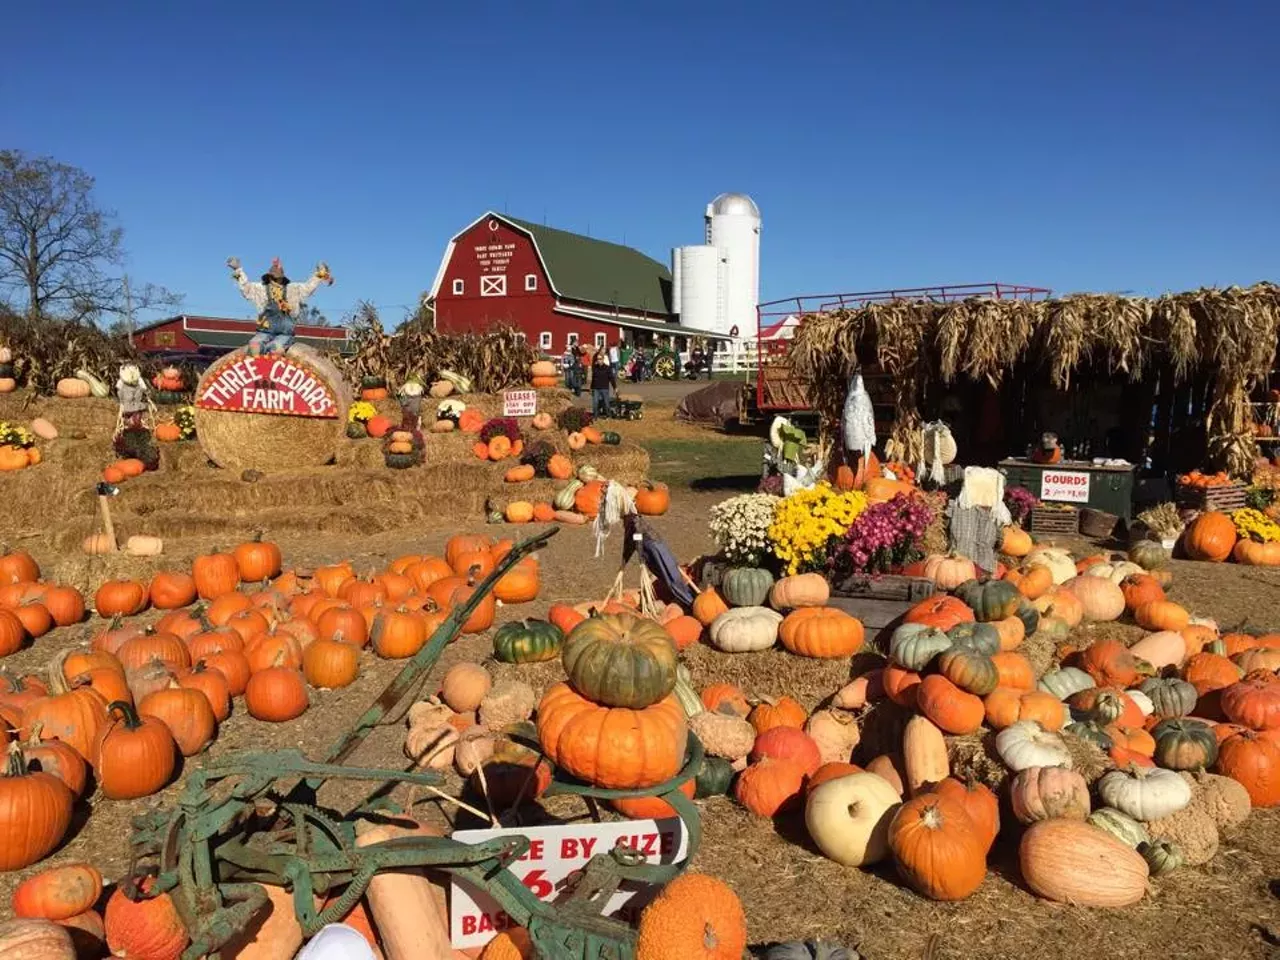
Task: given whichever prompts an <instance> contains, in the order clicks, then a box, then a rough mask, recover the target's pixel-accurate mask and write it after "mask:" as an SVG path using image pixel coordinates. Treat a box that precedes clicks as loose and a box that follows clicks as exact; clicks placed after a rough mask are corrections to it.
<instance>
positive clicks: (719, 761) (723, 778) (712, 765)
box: [693, 757, 733, 800]
mask: <svg viewBox="0 0 1280 960" xmlns="http://www.w3.org/2000/svg"><path fill="white" fill-rule="evenodd" d="M732 783H733V764H731V763H730V762H729V761H728V760H725V759H724V758H723V757H703V758H702V766H701V768H699V770H698V776H697V777H696V778H695V779H694V781H693V795H694V796H695V797H696V798H698V799H699V800H701V799H702V798H704V797H723V796H724V795H725V794H727V793H728V792H729V787H730V785H731V784H732Z"/></svg>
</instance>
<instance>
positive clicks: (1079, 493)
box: [1040, 470, 1090, 503]
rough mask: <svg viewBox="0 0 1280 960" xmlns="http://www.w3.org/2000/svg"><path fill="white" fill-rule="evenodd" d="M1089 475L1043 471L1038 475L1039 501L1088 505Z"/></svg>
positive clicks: (1077, 472) (1061, 471)
mask: <svg viewBox="0 0 1280 960" xmlns="http://www.w3.org/2000/svg"><path fill="white" fill-rule="evenodd" d="M1089 479H1090V474H1088V473H1087V472H1084V471H1080V470H1045V471H1044V472H1042V473H1041V474H1040V499H1041V500H1054V501H1057V502H1059V503H1088V502H1089Z"/></svg>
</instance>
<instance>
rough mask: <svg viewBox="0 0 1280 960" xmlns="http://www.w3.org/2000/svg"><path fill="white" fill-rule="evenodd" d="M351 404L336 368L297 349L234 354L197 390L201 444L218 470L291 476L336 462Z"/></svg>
mask: <svg viewBox="0 0 1280 960" xmlns="http://www.w3.org/2000/svg"><path fill="white" fill-rule="evenodd" d="M350 402H351V398H350V396H349V394H348V392H347V388H346V384H345V383H344V381H343V379H342V375H341V374H340V373H339V372H338V370H337V368H336V367H334V366H333V364H331V363H330V362H329V361H328V360H326V359H325V358H324V357H322V356H321V355H320V354H318V353H317V352H316V351H314V350H312V349H310V348H309V347H306V346H304V345H302V344H296V343H295V344H294V345H293V346H292V347H290V348H289V351H288V353H286V354H268V355H265V356H260V357H251V356H249V355H248V354H247V353H245V351H244V350H236V351H233V352H232V353H229V354H227V355H226V356H225V357H223V358H222V359H221V360H219V361H218V362H217V363H215V364H213V365H212V366H211V367H209V369H208V370H206V371H205V374H204V376H202V377H201V378H200V383H199V384H198V385H197V386H196V402H195V417H196V437H197V438H198V439H199V441H200V446H201V447H202V448H203V449H204V452H205V454H206V455H207V456H208V457H209V459H210V460H212V461H213V462H214V463H215V464H217V465H218V466H220V467H226V468H229V469H234V470H260V471H262V472H264V473H266V472H270V471H272V470H276V471H279V470H288V469H292V468H294V467H316V466H323V465H324V464H326V463H329V462H330V461H331V460H333V458H334V456H335V455H336V454H337V452H338V445H339V444H340V443H341V441H342V437H343V430H344V428H345V426H346V419H347V406H348V404H349V403H350Z"/></svg>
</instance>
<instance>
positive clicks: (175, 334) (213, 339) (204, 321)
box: [133, 314, 350, 358]
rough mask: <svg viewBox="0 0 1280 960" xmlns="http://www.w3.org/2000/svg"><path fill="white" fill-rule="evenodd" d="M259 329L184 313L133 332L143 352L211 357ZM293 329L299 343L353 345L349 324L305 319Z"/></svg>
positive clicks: (239, 344) (243, 322) (343, 349)
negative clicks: (326, 324) (314, 323)
mask: <svg viewBox="0 0 1280 960" xmlns="http://www.w3.org/2000/svg"><path fill="white" fill-rule="evenodd" d="M257 332H258V325H257V322H256V321H254V320H231V319H228V318H225V317H192V316H187V315H186V314H181V315H179V316H176V317H169V318H168V319H166V320H157V321H156V322H155V323H152V324H149V325H148V326H145V327H140V328H139V329H137V330H135V331H134V332H133V342H134V345H135V346H137V348H138V350H139V351H141V352H142V353H151V354H184V355H191V354H196V355H200V356H205V357H210V358H212V357H216V356H221V355H222V354H224V353H229V352H230V351H232V350H235V349H236V348H237V347H243V346H244V345H245V344H247V343H248V342H249V338H250V337H252V336H253V335H254V334H255V333H257ZM294 332H295V334H296V339H297V340H298V342H299V343H305V344H307V345H308V346H311V347H315V348H316V349H317V350H324V351H334V350H336V351H338V352H339V353H346V352H347V350H348V349H349V348H350V340H349V339H348V337H347V328H346V327H317V326H312V325H311V324H306V323H302V324H298V325H297V327H296V328H295V330H294Z"/></svg>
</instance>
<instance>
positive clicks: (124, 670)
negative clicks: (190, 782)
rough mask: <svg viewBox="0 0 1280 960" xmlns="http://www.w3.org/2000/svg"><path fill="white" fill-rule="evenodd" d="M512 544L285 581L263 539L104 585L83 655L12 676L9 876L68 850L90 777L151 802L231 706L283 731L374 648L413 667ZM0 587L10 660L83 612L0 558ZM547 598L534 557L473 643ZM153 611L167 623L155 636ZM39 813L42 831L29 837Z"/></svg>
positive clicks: (8, 682)
mask: <svg viewBox="0 0 1280 960" xmlns="http://www.w3.org/2000/svg"><path fill="white" fill-rule="evenodd" d="M510 546H511V544H510V541H507V542H503V543H494V542H493V541H490V540H488V539H487V538H472V537H461V536H460V537H455V538H453V539H451V540H450V541H449V543H448V546H447V548H446V556H445V557H432V556H416V555H414V556H405V557H400V558H398V559H396V560H395V561H394V562H393V563H391V564H390V565H389V566H388V567H387V569H385V570H383V571H381V572H377V573H371V574H369V575H368V576H363V577H358V576H356V574H355V572H354V570H353V569H352V567H351V565H350V564H349V563H339V564H333V565H330V566H324V567H320V568H318V569H316V570H315V571H314V573H309V574H304V573H301V572H294V571H285V572H283V573H282V572H281V557H280V551H279V548H278V547H276V546H275V545H274V544H272V543H269V542H264V541H262V540H260V539H259V540H254V541H250V542H246V543H243V544H240V545H239V546H237V547H236V548H235V549H234V550H233V551H231V552H230V553H215V554H208V555H204V556H201V557H197V558H196V560H195V561H194V563H193V564H192V567H191V570H190V572H185V571H182V572H179V571H161V572H159V573H157V574H155V576H154V577H153V578H152V580H151V581H150V583H149V584H148V583H143V582H141V581H137V580H113V581H108V582H106V583H104V584H102V585H101V586H100V587H99V589H98V590H97V593H96V595H95V597H94V603H93V606H94V611H95V613H96V615H97V616H98V617H99V618H101V619H103V620H105V621H107V622H106V623H105V625H104V626H103V627H102V628H101V629H99V630H98V631H97V632H96V634H95V635H94V636H93V638H92V640H91V642H90V643H89V645H88V646H87V647H85V648H81V649H75V650H71V651H68V652H66V653H64V654H62V655H61V656H59V657H57V658H56V659H55V660H54V661H53V663H52V664H51V665H50V667H49V670H48V672H47V675H46V676H36V675H30V676H17V675H11V674H7V673H4V674H0V717H3V719H4V721H5V724H4V727H3V728H0V737H2V738H3V743H2V744H0V745H3V744H8V742H9V739H10V737H9V733H8V730H9V729H12V730H14V731H16V732H17V734H18V740H17V742H16V743H15V744H14V745H12V746H11V747H10V750H11V754H10V774H9V776H8V777H6V778H0V791H2V790H8V791H9V792H10V793H11V794H12V795H13V797H12V799H13V802H12V803H8V804H5V803H0V815H2V817H3V822H0V832H4V833H6V834H11V833H12V834H15V835H16V834H23V835H24V836H25V837H26V839H25V840H24V842H23V843H22V844H19V845H15V846H14V847H12V848H10V852H9V855H8V856H7V857H6V856H4V855H0V869H5V870H10V869H17V868H20V867H24V866H28V865H30V864H31V863H34V862H36V861H38V860H40V859H42V858H43V857H45V856H46V855H47V854H48V853H49V852H50V851H51V850H53V849H54V848H55V847H56V846H57V845H58V843H59V842H61V840H62V838H63V836H64V835H65V833H66V830H67V828H68V826H69V824H70V821H71V815H72V806H73V802H74V800H75V799H76V798H77V797H80V796H83V795H84V792H85V790H86V787H87V784H88V780H89V773H90V771H92V772H93V774H94V777H95V778H96V781H97V784H98V787H99V789H100V790H101V792H102V794H103V796H105V797H107V798H109V799H133V798H137V797H143V796H148V795H150V794H152V793H155V792H156V791H158V790H160V789H161V788H163V787H164V786H165V785H166V784H168V783H169V782H170V781H171V779H172V778H173V775H174V771H175V769H176V767H177V755H178V754H179V753H180V754H182V755H183V756H193V755H195V754H198V753H200V752H202V751H203V750H205V749H206V748H207V747H208V746H209V744H210V743H212V741H213V740H214V738H215V737H216V735H217V729H218V724H219V723H221V722H222V721H224V720H225V719H226V718H227V717H228V716H229V715H230V712H231V709H232V703H233V701H234V700H236V699H239V698H243V704H244V709H245V710H246V712H247V713H248V714H249V715H250V716H252V717H254V718H256V719H258V720H263V721H267V722H274V723H281V722H286V721H290V720H294V719H296V718H297V717H299V716H301V715H302V713H303V712H305V711H306V710H307V708H308V706H309V705H310V694H309V688H315V689H320V690H327V689H335V688H339V687H345V686H347V685H348V684H350V683H352V682H354V681H355V679H356V677H357V676H358V674H359V669H360V658H361V652H362V650H363V648H364V647H366V646H369V647H372V649H373V651H374V653H375V654H377V655H378V656H380V657H383V658H387V659H403V658H406V657H411V656H413V655H414V654H416V653H417V652H418V651H419V650H420V649H422V647H423V646H424V645H425V644H426V642H427V641H428V640H429V639H430V637H431V636H432V634H433V633H434V632H435V631H436V629H437V628H438V627H439V626H440V624H441V623H442V622H443V621H444V620H445V618H446V617H447V616H448V615H449V612H450V611H451V610H452V609H453V608H454V607H455V606H456V605H457V604H459V603H463V602H465V601H466V600H467V599H468V598H469V597H470V596H471V594H472V592H473V591H474V587H475V584H476V582H477V581H478V580H479V579H483V578H484V577H485V576H487V575H488V574H489V573H490V572H492V570H493V569H494V566H495V564H496V563H497V561H498V560H499V559H500V558H501V557H502V556H504V555H505V552H506V551H507V550H509V549H510ZM0 584H3V586H0V655H4V654H9V653H13V652H16V651H17V650H18V649H21V647H22V646H24V645H25V644H26V643H27V642H28V641H30V640H32V639H34V638H37V637H40V636H43V635H44V634H45V633H47V632H48V631H49V630H51V629H52V628H53V627H54V626H69V625H72V624H75V623H79V622H80V621H81V620H83V618H84V616H85V603H84V599H83V598H82V597H81V596H80V594H79V593H78V592H77V591H75V590H74V589H72V588H69V587H62V586H56V585H52V584H46V583H43V582H41V580H40V572H39V568H38V567H37V565H36V564H35V562H34V561H33V560H32V559H31V557H30V556H28V555H27V554H25V553H11V554H5V555H3V556H0ZM539 588H540V580H539V575H538V562H537V559H536V558H535V557H530V558H525V559H524V560H522V561H521V562H520V563H519V564H517V565H516V566H515V567H514V568H512V569H511V570H510V571H508V572H507V573H506V574H505V575H504V576H503V577H502V578H501V579H500V580H499V581H498V583H497V585H496V587H495V589H494V591H493V592H492V593H491V594H490V595H489V596H488V597H486V598H485V600H484V601H483V602H482V603H481V604H480V605H479V606H478V607H477V608H476V610H475V611H474V613H473V614H472V615H471V616H470V617H469V618H468V619H467V621H466V623H465V624H464V625H463V628H462V629H463V632H464V633H480V632H483V631H485V630H488V629H489V628H490V627H491V626H492V624H493V619H494V614H495V612H496V604H497V603H498V602H499V601H501V602H503V603H524V602H527V601H529V600H532V599H534V598H535V597H536V596H537V594H538V590H539ZM148 609H154V610H157V611H163V615H162V616H161V617H160V618H159V619H158V620H156V621H155V622H154V623H152V624H150V625H144V624H143V623H142V622H141V621H140V620H139V619H138V617H139V615H140V614H142V613H144V612H145V611H147V610H148ZM37 761H38V762H37ZM33 763H34V764H35V767H33V766H32V764H33ZM38 771H42V772H38ZM55 796H56V799H57V802H56V803H55V802H53V800H51V799H50V798H51V797H55ZM40 807H47V809H46V810H45V811H44V812H38V808H40ZM27 817H30V818H33V819H31V820H30V821H29V822H30V823H32V824H38V825H39V826H40V829H38V830H37V829H34V828H33V829H30V830H25V833H24V830H23V829H19V828H18V826H17V824H19V823H27V822H28V820H26V819H23V818H27ZM24 829H25V828H24Z"/></svg>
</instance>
